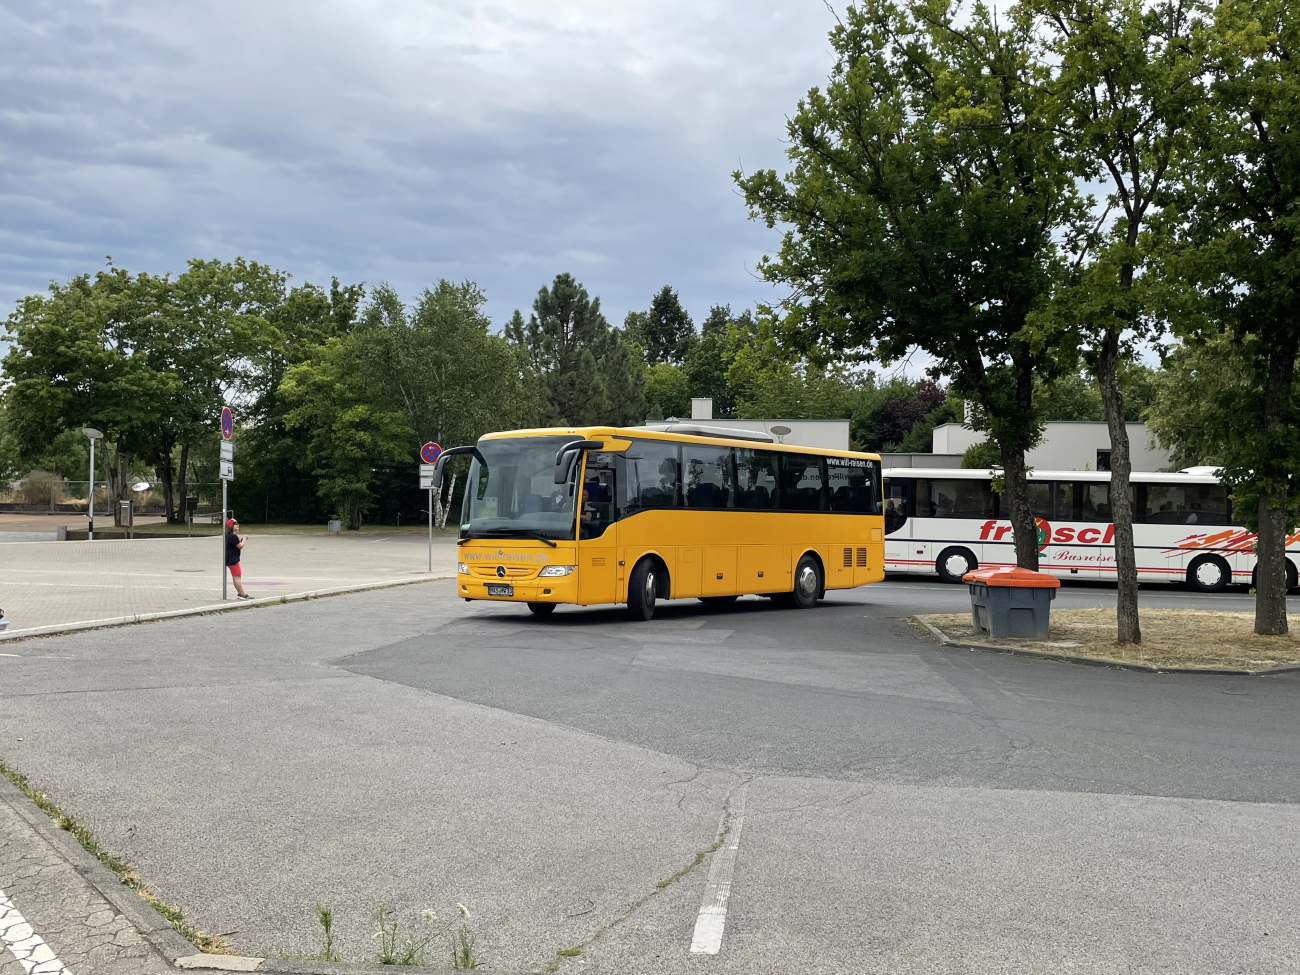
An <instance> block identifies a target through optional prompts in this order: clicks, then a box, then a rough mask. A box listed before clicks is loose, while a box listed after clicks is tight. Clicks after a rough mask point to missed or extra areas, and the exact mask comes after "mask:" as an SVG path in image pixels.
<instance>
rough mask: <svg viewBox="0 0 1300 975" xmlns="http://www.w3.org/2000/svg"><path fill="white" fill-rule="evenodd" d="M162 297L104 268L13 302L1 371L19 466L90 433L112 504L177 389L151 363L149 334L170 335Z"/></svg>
mask: <svg viewBox="0 0 1300 975" xmlns="http://www.w3.org/2000/svg"><path fill="white" fill-rule="evenodd" d="M169 291H170V282H169V281H168V280H167V279H166V278H165V277H162V278H160V277H154V276H151V275H147V274H141V275H132V274H131V273H129V272H127V271H125V270H123V269H121V268H116V267H112V266H111V265H110V267H109V268H108V269H107V270H104V271H99V272H98V273H96V274H95V275H94V276H93V277H92V276H90V275H79V276H77V277H75V278H73V279H72V280H71V281H69V282H68V283H67V284H57V283H53V284H51V285H50V288H49V292H48V294H45V295H30V296H28V297H26V298H23V299H22V300H20V301H19V302H18V305H17V307H16V309H15V310H14V312H13V313H12V314H11V315H10V316H9V319H8V322H7V337H8V339H9V340H10V341H11V342H12V343H13V344H12V346H11V347H10V349H9V351H8V352H7V353H6V354H5V357H4V361H3V366H4V376H5V383H6V388H5V401H6V426H7V429H8V433H9V435H10V437H11V438H12V440H11V444H12V445H13V447H14V448H16V450H17V452H18V454H19V455H20V456H21V457H25V458H29V459H30V458H34V457H35V456H37V455H39V454H42V453H44V452H46V451H47V449H48V447H49V445H50V444H51V443H53V442H54V441H56V440H57V439H58V438H59V437H60V436H61V435H63V434H65V432H66V431H68V430H72V429H77V428H80V427H82V426H93V427H95V428H97V429H99V430H101V431H102V432H103V433H104V435H105V439H106V442H105V444H104V449H103V450H102V451H101V452H100V457H101V459H102V463H103V471H104V477H105V479H106V481H107V485H108V489H109V498H110V503H111V502H114V501H116V498H117V497H118V495H119V494H120V492H121V482H122V480H123V477H124V472H125V470H126V469H127V468H129V466H130V456H131V455H132V454H140V453H148V452H150V451H151V450H152V447H153V443H154V435H155V431H156V429H157V427H158V425H159V424H168V423H171V422H172V421H173V419H174V417H173V415H172V408H171V407H172V403H173V401H174V399H175V397H176V396H177V395H178V393H179V391H180V388H181V386H182V385H183V381H182V379H181V378H180V377H179V376H177V375H176V374H175V373H173V372H170V371H168V370H167V369H166V368H165V366H164V365H163V364H161V363H159V362H158V361H157V358H156V356H154V355H153V346H154V344H155V342H156V339H155V338H154V336H155V334H156V333H158V332H160V331H166V330H167V328H168V326H167V321H168V317H167V312H166V308H167V304H168V296H169ZM110 445H111V448H110ZM110 449H111V455H110ZM82 476H84V473H83V474H82ZM114 511H115V512H116V505H114Z"/></svg>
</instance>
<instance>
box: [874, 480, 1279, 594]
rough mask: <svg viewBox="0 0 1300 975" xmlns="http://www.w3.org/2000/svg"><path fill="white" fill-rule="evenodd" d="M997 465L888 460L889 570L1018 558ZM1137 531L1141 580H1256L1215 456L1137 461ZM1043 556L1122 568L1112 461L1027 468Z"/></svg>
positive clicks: (1050, 561) (1196, 585)
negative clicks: (1206, 460)
mask: <svg viewBox="0 0 1300 975" xmlns="http://www.w3.org/2000/svg"><path fill="white" fill-rule="evenodd" d="M995 473H997V472H995V471H989V470H951V469H940V468H931V469H922V468H893V469H890V470H886V471H885V472H884V500H885V571H886V572H888V573H903V572H907V573H919V574H931V575H932V574H935V573H937V574H938V576H939V578H941V579H943V580H944V581H945V582H960V581H961V577H962V576H963V575H965V574H966V573H967V572H969V571H970V570H971V569H975V568H979V567H990V566H999V565H1015V562H1016V553H1015V546H1014V542H1013V538H1012V535H1011V522H1010V520H1009V518H1008V515H1007V511H1006V510H1005V506H1004V504H1003V502H1002V499H1001V497H1000V496H999V495H998V494H997V493H996V492H995V491H994V490H993V488H992V478H993V475H994V474H995ZM1129 497H1130V498H1131V499H1132V501H1133V542H1134V547H1135V549H1136V554H1137V565H1138V577H1139V579H1141V581H1143V582H1186V583H1187V584H1188V585H1189V586H1191V587H1192V588H1193V589H1197V590H1199V591H1201V592H1218V591H1220V590H1222V589H1224V588H1226V587H1227V586H1228V585H1230V584H1232V583H1243V584H1250V583H1253V581H1254V571H1255V551H1254V544H1255V536H1254V534H1252V533H1251V532H1249V531H1247V530H1246V529H1245V528H1244V527H1242V525H1241V523H1240V519H1238V518H1235V517H1234V513H1233V511H1232V505H1231V503H1230V500H1229V497H1228V491H1227V488H1226V487H1225V486H1224V485H1223V484H1221V483H1220V482H1219V479H1218V478H1217V477H1216V476H1215V469H1214V468H1189V469H1188V470H1186V471H1183V472H1181V473H1178V474H1151V473H1140V472H1137V471H1134V473H1133V475H1132V478H1131V483H1130V485H1129ZM1029 504H1030V509H1031V510H1032V512H1033V514H1034V520H1035V522H1036V523H1037V525H1038V559H1039V562H1038V567H1039V569H1040V570H1042V571H1043V572H1049V573H1051V574H1052V575H1054V576H1057V577H1058V578H1061V579H1114V578H1115V544H1114V534H1115V526H1114V525H1113V524H1111V515H1110V472H1109V471H1031V472H1030V473H1029ZM1298 564H1300V532H1297V533H1296V534H1295V535H1292V536H1290V537H1289V538H1288V539H1287V568H1286V573H1287V588H1288V589H1294V588H1295V587H1296V566H1297V565H1298Z"/></svg>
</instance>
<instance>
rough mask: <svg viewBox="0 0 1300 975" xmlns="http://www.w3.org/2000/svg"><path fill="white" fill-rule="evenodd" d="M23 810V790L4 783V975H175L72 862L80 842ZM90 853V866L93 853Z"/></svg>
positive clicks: (0, 798) (0, 860) (0, 876)
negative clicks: (72, 846)
mask: <svg viewBox="0 0 1300 975" xmlns="http://www.w3.org/2000/svg"><path fill="white" fill-rule="evenodd" d="M15 797H17V801H15ZM23 805H24V803H23V801H22V797H21V796H20V795H18V792H17V790H16V789H14V787H13V786H11V785H10V784H9V783H8V782H7V781H4V780H0V975H150V973H155V972H165V971H168V970H169V969H170V967H171V966H170V965H168V964H167V961H166V960H165V959H164V958H163V957H162V956H161V955H160V954H159V953H158V952H157V951H156V950H155V949H154V948H153V947H152V946H151V945H150V944H149V942H148V941H146V940H145V938H144V937H143V936H142V935H141V934H140V932H139V931H137V930H136V925H135V924H134V923H132V921H131V920H130V919H128V918H127V917H125V916H124V915H123V914H122V912H121V911H119V910H118V909H117V908H116V907H114V906H113V905H112V904H110V903H109V902H108V901H107V900H106V899H105V898H104V897H103V895H101V894H100V893H99V891H98V890H96V889H95V887H93V886H92V885H91V884H90V882H89V881H88V880H87V879H86V878H85V877H84V876H83V875H82V873H81V872H80V871H79V870H78V868H77V866H76V865H74V863H73V862H71V861H70V860H69V858H68V856H67V854H68V853H69V852H72V851H69V850H66V849H60V846H61V845H66V844H63V843H60V841H61V840H64V839H66V841H67V842H68V843H74V842H75V841H73V840H72V838H71V837H63V836H60V835H59V834H58V831H57V830H56V829H54V828H53V826H52V824H50V823H49V822H48V820H46V821H45V823H41V822H40V821H39V820H38V819H36V818H35V817H42V816H43V815H44V814H43V813H41V812H40V811H39V810H35V809H27V810H24V809H23V808H22V807H23ZM25 812H26V813H27V815H24V813H25ZM33 813H34V816H33V815H32V814H33ZM82 852H83V857H82V858H80V859H82V860H83V861H84V859H87V858H89V854H85V853H84V851H82ZM81 867H82V869H86V867H87V865H86V864H85V863H84V862H83V863H82V864H81ZM122 889H123V890H124V891H127V888H125V887H124V888H122ZM127 892H128V893H130V896H132V897H135V896H136V895H135V894H134V893H132V892H130V891H127ZM141 905H143V901H142V902H141ZM145 910H148V908H147V907H146V908H145Z"/></svg>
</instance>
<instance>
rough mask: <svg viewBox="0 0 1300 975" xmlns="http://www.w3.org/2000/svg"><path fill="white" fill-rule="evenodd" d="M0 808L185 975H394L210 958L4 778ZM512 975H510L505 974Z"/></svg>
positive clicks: (348, 966) (382, 969)
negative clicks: (216, 974) (193, 974)
mask: <svg viewBox="0 0 1300 975" xmlns="http://www.w3.org/2000/svg"><path fill="white" fill-rule="evenodd" d="M0 803H4V804H5V805H7V806H9V808H11V809H12V810H13V811H14V812H16V813H17V814H18V817H19V818H20V819H22V820H23V821H24V822H26V823H27V824H28V825H29V826H30V827H31V828H32V831H33V832H35V833H36V834H37V835H38V836H40V837H41V838H42V839H43V840H45V841H46V842H48V843H49V844H50V845H51V846H53V847H54V848H55V850H57V851H58V853H59V855H60V856H62V857H63V858H64V859H65V860H67V861H68V863H69V864H70V865H71V866H72V868H73V870H75V871H76V872H77V874H78V875H79V876H81V877H82V878H83V879H84V880H85V881H86V882H87V883H88V884H90V886H91V887H93V888H94V889H95V891H96V892H97V893H98V894H99V895H100V896H101V897H103V898H104V900H106V901H108V903H109V904H110V905H111V906H112V907H113V909H114V910H115V911H117V912H118V913H120V914H121V915H122V916H123V917H125V918H126V919H127V920H128V921H130V922H131V924H132V925H134V926H135V929H136V930H137V931H139V932H140V934H141V936H142V937H143V938H144V939H145V940H146V941H148V942H149V944H150V946H151V947H152V948H153V949H154V950H155V951H157V952H158V954H160V955H162V956H163V958H165V959H166V960H167V963H168V964H169V965H172V966H174V967H175V968H176V969H179V970H181V971H222V972H254V971H256V972H273V973H276V975H393V967H392V966H391V965H389V966H382V965H378V964H375V965H362V964H353V963H349V962H320V961H299V960H297V959H284V958H257V957H254V956H251V955H209V954H205V953H204V952H201V951H199V950H198V949H197V948H195V947H194V945H192V944H190V942H188V941H187V940H185V939H184V938H182V937H181V936H180V935H179V934H178V933H177V932H176V929H175V928H173V927H172V926H171V925H170V924H168V923H167V919H166V918H164V917H163V916H162V915H161V914H159V913H158V912H157V911H155V910H154V909H153V908H152V907H150V906H149V904H148V902H146V901H145V900H144V899H143V898H142V897H140V895H139V894H137V893H136V892H135V891H134V890H132V889H131V888H130V887H127V886H126V885H124V884H123V883H122V882H121V881H120V880H119V879H118V877H117V874H115V873H113V871H112V870H110V869H108V867H106V866H104V865H103V864H102V863H100V862H99V860H97V859H96V858H95V857H94V856H92V855H91V854H90V853H89V852H88V851H87V850H86V848H85V847H83V846H82V845H81V844H80V843H78V842H77V840H76V838H75V837H74V836H73V835H72V834H71V833H69V832H67V831H65V830H61V829H59V828H58V827H57V826H55V825H54V822H53V820H51V819H50V817H49V816H47V815H46V814H45V812H44V811H43V810H42V809H41V808H40V807H39V806H38V805H36V803H34V802H32V800H30V799H28V798H27V797H26V796H25V795H23V793H22V791H21V790H20V789H19V788H18V787H17V786H16V785H14V784H13V783H12V782H10V781H9V780H8V779H7V778H5V777H4V776H3V775H0ZM420 971H421V972H428V973H430V975H443V973H447V972H452V971H454V970H453V969H452V968H450V967H448V966H444V965H431V966H429V967H427V968H422V969H420ZM502 975H510V973H502Z"/></svg>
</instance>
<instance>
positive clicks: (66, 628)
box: [0, 573, 455, 643]
mask: <svg viewBox="0 0 1300 975" xmlns="http://www.w3.org/2000/svg"><path fill="white" fill-rule="evenodd" d="M454 578H455V575H454V574H452V573H445V574H443V575H422V576H420V577H419V578H417V579H393V580H389V581H387V582H367V583H365V584H364V585H359V586H338V587H336V588H333V589H312V590H308V591H307V592H296V593H291V594H288V595H284V596H262V597H260V598H258V599H244V600H237V601H230V602H225V603H213V604H211V605H208V606H194V607H191V608H189V609H172V610H168V611H166V612H162V613H137V614H135V615H134V616H114V617H109V618H108V619H102V620H82V621H80V622H77V623H51V624H49V625H48V626H33V627H29V628H28V629H25V630H8V631H4V630H0V643H9V642H12V641H14V640H23V639H32V638H34V637H41V636H55V635H57V634H60V633H76V632H78V631H80V630H102V629H105V628H107V627H111V626H131V625H132V624H135V623H153V622H156V621H158V620H172V619H180V618H181V617H185V616H207V615H209V614H213V613H230V612H234V611H236V610H240V609H251V608H254V607H259V606H278V605H280V604H282V603H298V602H303V601H304V600H307V599H323V598H324V597H326V596H345V595H347V594H348V593H353V592H369V591H370V590H372V589H393V588H396V587H397V586H414V585H419V584H420V583H425V582H438V581H441V580H443V579H454Z"/></svg>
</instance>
